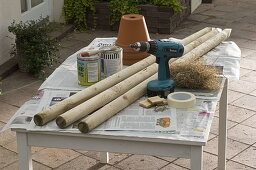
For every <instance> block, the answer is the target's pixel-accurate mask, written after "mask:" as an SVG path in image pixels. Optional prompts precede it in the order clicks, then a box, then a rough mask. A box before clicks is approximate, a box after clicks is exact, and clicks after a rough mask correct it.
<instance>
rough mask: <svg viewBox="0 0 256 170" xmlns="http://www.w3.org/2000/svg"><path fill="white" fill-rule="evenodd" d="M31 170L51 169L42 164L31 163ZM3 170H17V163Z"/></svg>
mask: <svg viewBox="0 0 256 170" xmlns="http://www.w3.org/2000/svg"><path fill="white" fill-rule="evenodd" d="M32 164H33V170H51V169H52V168H50V167H47V166H45V165H43V164H40V163H38V162H35V161H33V163H32ZM3 169H4V170H19V163H18V161H16V162H14V163H12V164H10V165H8V166H6V167H4V168H3Z"/></svg>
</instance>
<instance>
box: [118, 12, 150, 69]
mask: <svg viewBox="0 0 256 170" xmlns="http://www.w3.org/2000/svg"><path fill="white" fill-rule="evenodd" d="M149 40H150V38H149V34H148V29H147V25H146V22H145V19H144V16H143V15H139V14H128V15H123V16H122V18H121V21H120V25H119V31H118V35H117V40H116V45H117V46H120V47H121V48H123V64H124V65H131V64H134V63H136V62H138V61H140V60H142V59H144V58H146V57H147V56H149V54H148V53H142V52H137V51H134V50H133V49H131V48H130V47H129V45H130V44H133V43H135V42H138V41H149Z"/></svg>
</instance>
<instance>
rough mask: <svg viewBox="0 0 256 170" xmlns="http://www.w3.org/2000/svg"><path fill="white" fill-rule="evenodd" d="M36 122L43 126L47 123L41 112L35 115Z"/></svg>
mask: <svg viewBox="0 0 256 170" xmlns="http://www.w3.org/2000/svg"><path fill="white" fill-rule="evenodd" d="M34 122H35V124H36V125H37V126H43V125H44V124H45V123H44V121H43V118H42V116H41V115H40V114H36V115H35V116H34Z"/></svg>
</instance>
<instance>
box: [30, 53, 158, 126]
mask: <svg viewBox="0 0 256 170" xmlns="http://www.w3.org/2000/svg"><path fill="white" fill-rule="evenodd" d="M155 60H156V59H155V56H153V55H151V56H149V57H147V58H146V59H143V60H141V61H139V62H137V63H135V64H133V65H131V66H130V67H127V68H125V69H123V70H121V71H120V72H118V73H116V74H113V75H112V76H110V77H108V78H106V79H104V80H101V81H100V82H98V83H96V84H94V85H92V86H89V87H87V88H86V89H84V90H82V91H80V92H78V93H76V94H74V95H72V96H70V97H68V98H66V99H65V100H63V101H61V102H59V103H56V104H55V105H53V106H51V107H48V108H46V109H45V110H43V111H41V112H39V113H37V114H36V115H35V116H34V122H35V124H36V125H38V126H43V125H44V124H46V123H48V122H50V121H51V120H53V119H55V118H56V117H57V116H59V115H61V114H62V113H64V112H66V111H68V110H70V109H71V108H73V107H75V106H77V105H79V104H81V103H83V102H85V101H86V100H88V99H90V98H91V97H93V96H95V95H97V94H99V93H101V92H103V91H104V90H106V89H108V88H110V87H112V86H114V85H115V84H117V83H119V82H121V81H123V80H124V79H126V78H128V77H130V76H131V75H133V74H135V73H137V72H138V71H140V70H142V69H145V68H146V67H147V66H149V65H152V64H153V63H155Z"/></svg>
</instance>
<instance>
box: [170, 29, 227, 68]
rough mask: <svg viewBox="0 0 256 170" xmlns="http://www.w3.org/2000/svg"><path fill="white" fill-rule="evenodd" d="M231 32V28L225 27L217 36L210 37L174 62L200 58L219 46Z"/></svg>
mask: <svg viewBox="0 0 256 170" xmlns="http://www.w3.org/2000/svg"><path fill="white" fill-rule="evenodd" d="M230 33H231V29H225V30H223V31H221V32H220V33H218V34H217V35H216V36H214V37H212V38H210V39H209V40H207V41H205V42H204V43H202V44H201V45H199V46H198V47H196V48H194V49H193V50H192V51H190V52H189V53H187V54H185V55H184V56H182V57H180V58H178V59H177V60H175V61H174V62H172V64H175V63H180V62H184V61H186V60H191V61H193V60H196V59H198V58H200V57H201V56H203V55H204V54H206V53H207V52H209V51H210V50H212V49H213V48H214V47H216V46H218V45H219V44H220V43H221V42H222V41H224V40H226V39H227V38H228V37H229V36H230Z"/></svg>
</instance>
